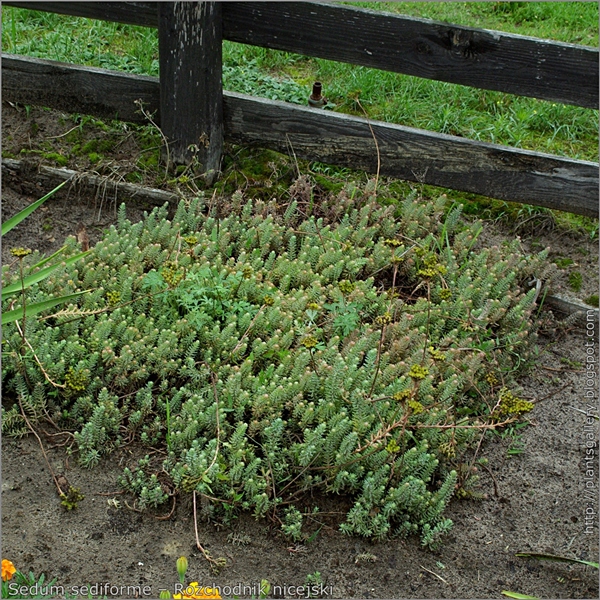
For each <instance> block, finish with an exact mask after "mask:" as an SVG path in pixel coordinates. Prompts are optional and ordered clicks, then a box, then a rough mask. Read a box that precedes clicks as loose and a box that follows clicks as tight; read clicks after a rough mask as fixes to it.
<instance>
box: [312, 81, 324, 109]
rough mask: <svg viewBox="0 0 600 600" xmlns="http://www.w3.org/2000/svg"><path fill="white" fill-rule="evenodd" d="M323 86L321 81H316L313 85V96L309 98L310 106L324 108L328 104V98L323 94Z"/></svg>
mask: <svg viewBox="0 0 600 600" xmlns="http://www.w3.org/2000/svg"><path fill="white" fill-rule="evenodd" d="M322 91H323V84H322V83H321V82H320V81H315V82H314V84H313V89H312V94H311V95H310V96H309V97H308V104H309V105H310V106H312V107H314V108H323V107H324V106H325V105H326V104H327V98H325V96H323V95H322V94H321V92H322Z"/></svg>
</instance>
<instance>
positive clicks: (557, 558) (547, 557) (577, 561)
mask: <svg viewBox="0 0 600 600" xmlns="http://www.w3.org/2000/svg"><path fill="white" fill-rule="evenodd" d="M515 556H522V557H523V558H537V559H538V560H551V561H554V562H564V563H571V564H580V565H587V566H588V567H594V568H595V569H598V568H599V566H598V563H597V562H592V561H589V560H580V559H579V558H567V557H565V556H555V555H554V554H540V553H538V552H517V554H515Z"/></svg>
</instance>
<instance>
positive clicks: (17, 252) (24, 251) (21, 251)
mask: <svg viewBox="0 0 600 600" xmlns="http://www.w3.org/2000/svg"><path fill="white" fill-rule="evenodd" d="M32 252H33V250H31V249H30V248H11V249H10V253H11V254H12V255H13V256H16V257H18V258H23V257H24V256H27V255H28V254H31V253H32Z"/></svg>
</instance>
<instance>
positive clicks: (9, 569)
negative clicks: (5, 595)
mask: <svg viewBox="0 0 600 600" xmlns="http://www.w3.org/2000/svg"><path fill="white" fill-rule="evenodd" d="M16 572H17V569H15V565H13V564H12V563H11V562H10V560H6V559H5V558H3V559H2V581H8V580H9V579H12V576H13V575H14V574H15V573H16Z"/></svg>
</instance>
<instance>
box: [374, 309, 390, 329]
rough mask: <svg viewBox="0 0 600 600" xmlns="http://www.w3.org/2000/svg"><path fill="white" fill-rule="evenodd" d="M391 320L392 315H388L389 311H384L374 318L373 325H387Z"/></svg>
mask: <svg viewBox="0 0 600 600" xmlns="http://www.w3.org/2000/svg"><path fill="white" fill-rule="evenodd" d="M391 322H392V315H390V313H389V312H386V313H384V314H383V315H379V316H378V317H377V318H376V319H375V325H379V326H381V325H388V324H389V323H391Z"/></svg>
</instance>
